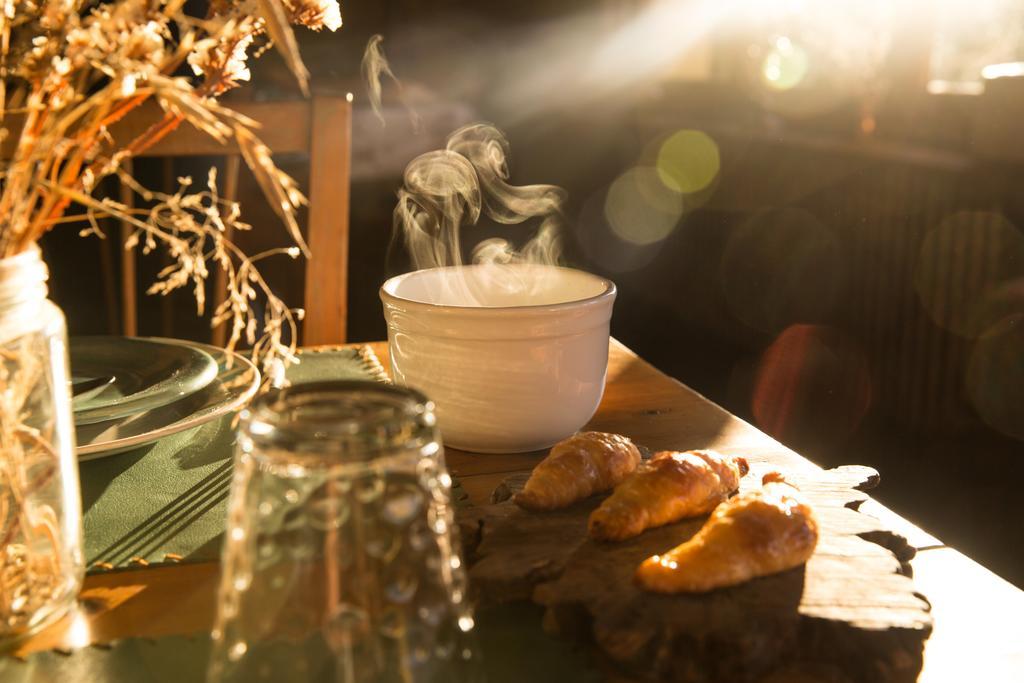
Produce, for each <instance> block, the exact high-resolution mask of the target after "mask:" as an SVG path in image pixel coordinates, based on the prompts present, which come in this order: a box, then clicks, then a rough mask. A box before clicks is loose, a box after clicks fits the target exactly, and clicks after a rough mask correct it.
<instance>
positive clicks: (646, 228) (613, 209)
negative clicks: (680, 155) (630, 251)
mask: <svg viewBox="0 0 1024 683" xmlns="http://www.w3.org/2000/svg"><path fill="white" fill-rule="evenodd" d="M604 212H605V218H606V219H607V220H608V224H609V225H610V226H611V228H612V231H613V232H614V233H615V234H616V235H618V236H619V237H620V238H622V239H623V240H625V241H627V242H632V243H633V244H641V245H642V244H653V243H655V242H659V241H661V240H663V239H665V238H666V237H668V235H669V234H670V233H671V232H672V230H674V229H675V227H676V225H677V224H678V222H679V219H680V218H681V217H682V215H683V197H682V195H680V194H679V193H678V192H673V191H672V190H670V189H668V188H667V187H665V185H664V184H663V183H662V182H661V180H660V179H659V178H658V172H657V171H656V170H655V169H654V168H652V167H650V166H637V167H635V168H631V169H629V170H628V171H626V172H625V173H623V174H622V175H621V176H619V177H618V178H616V179H615V181H614V182H613V183H612V184H611V187H609V188H608V195H607V196H606V198H605V203H604Z"/></svg>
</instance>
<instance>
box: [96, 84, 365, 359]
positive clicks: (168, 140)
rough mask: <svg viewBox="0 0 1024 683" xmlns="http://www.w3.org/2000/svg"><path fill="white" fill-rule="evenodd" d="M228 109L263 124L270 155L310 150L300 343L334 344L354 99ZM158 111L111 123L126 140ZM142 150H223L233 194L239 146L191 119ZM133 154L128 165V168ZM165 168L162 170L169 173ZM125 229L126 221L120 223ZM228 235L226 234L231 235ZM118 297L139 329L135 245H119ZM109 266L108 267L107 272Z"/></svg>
mask: <svg viewBox="0 0 1024 683" xmlns="http://www.w3.org/2000/svg"><path fill="white" fill-rule="evenodd" d="M232 108H233V109H235V110H236V111H238V112H239V113H241V114H243V115H245V116H247V117H249V118H251V119H253V120H254V121H257V122H259V123H260V124H261V126H262V127H261V129H260V130H259V136H260V139H261V140H262V141H263V143H264V144H266V145H267V147H269V148H270V150H271V152H273V153H274V154H291V153H300V154H306V155H308V156H309V165H310V169H309V187H308V188H305V189H306V195H307V197H308V198H309V211H308V223H307V230H306V241H307V243H308V244H309V249H310V252H311V253H312V256H311V258H310V259H309V260H308V262H307V264H306V282H305V297H304V308H305V317H304V319H303V323H302V325H303V326H302V343H303V344H306V345H315V344H338V343H341V342H344V341H345V339H346V325H347V312H348V311H347V297H348V241H349V240H348V237H349V234H348V233H349V184H350V177H351V169H350V166H351V121H352V105H351V103H350V102H349V101H348V100H347V99H346V98H345V97H336V96H319V95H314V96H313V97H312V98H310V99H308V100H299V101H284V102H241V103H232ZM162 114H163V112H162V111H161V110H160V109H159V107H157V106H156V105H155V104H153V105H152V106H143V107H140V108H139V109H138V110H136V111H134V112H132V115H130V116H128V117H126V118H125V119H124V120H122V121H121V122H119V123H118V124H117V125H115V126H113V127H112V130H111V135H112V136H113V137H114V139H115V140H131V139H133V138H134V137H136V136H137V135H139V134H140V133H142V132H143V131H144V130H146V129H147V128H148V127H149V126H150V125H151V124H152V123H154V122H155V121H157V120H158V119H159V118H160V117H161V116H162ZM140 156H143V157H163V158H165V159H168V160H169V159H171V158H174V157H190V156H224V157H225V169H224V171H225V172H224V174H223V176H222V181H221V186H222V191H221V194H222V196H223V197H224V198H226V199H236V198H237V192H238V175H239V171H240V169H241V167H242V163H241V152H240V150H239V149H238V146H237V145H236V144H234V142H233V141H232V142H231V143H229V144H227V145H223V144H221V143H219V142H217V141H216V140H214V139H212V138H210V137H209V136H207V135H205V134H203V133H202V132H200V131H198V130H196V129H195V128H193V127H192V126H191V125H190V124H188V123H182V124H181V126H180V127H179V128H178V129H177V130H175V131H174V132H173V133H171V134H169V135H168V136H167V137H165V138H164V139H163V140H161V141H159V142H158V143H156V144H155V145H153V146H152V147H150V148H149V149H147V150H146V151H145V152H143V153H142V154H141V155H140ZM130 163H131V162H130V161H129V162H128V164H129V167H128V168H127V169H126V170H128V172H129V173H130V172H131V170H132V169H131V168H130ZM170 172H171V171H170V167H167V169H166V170H165V173H170ZM120 200H121V201H122V202H123V203H125V204H128V205H131V204H132V203H133V200H134V193H133V192H132V191H131V189H130V188H128V187H126V186H123V185H122V188H121V197H120ZM121 230H122V232H123V233H125V234H127V233H129V232H130V231H131V228H130V226H128V225H122V226H121ZM228 237H229V238H230V235H228ZM121 258H122V268H121V283H120V289H121V300H122V309H121V311H122V318H121V327H122V332H123V333H124V334H125V335H127V336H134V335H136V334H137V332H138V318H137V306H138V296H137V290H136V263H135V258H136V256H135V252H134V251H128V250H122V251H121ZM108 272H109V271H108ZM225 277H226V275H225V274H224V272H223V271H221V270H219V269H218V271H217V273H216V275H215V283H214V300H213V306H212V307H211V309H210V310H215V309H216V307H217V306H218V305H220V303H221V302H222V301H223V300H224V289H225ZM225 338H226V327H225V326H224V325H220V326H219V327H218V328H216V329H214V331H213V342H214V344H216V345H218V346H222V345H223V344H224V342H225Z"/></svg>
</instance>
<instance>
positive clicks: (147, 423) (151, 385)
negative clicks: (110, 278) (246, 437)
mask: <svg viewBox="0 0 1024 683" xmlns="http://www.w3.org/2000/svg"><path fill="white" fill-rule="evenodd" d="M70 356H71V381H72V395H73V399H72V407H73V410H74V417H75V432H76V436H77V440H78V456H79V459H80V460H90V459H93V458H101V457H105V456H108V455H114V454H115V453H121V452H124V451H127V450H131V449H133V448H138V447H140V446H144V445H147V444H150V443H153V442H154V441H156V440H158V439H162V438H164V437H166V436H170V435H171V434H177V433H178V432H183V431H185V430H188V429H192V428H193V427H198V426H199V425H201V424H204V423H206V422H209V421H210V420H214V419H216V418H218V417H220V416H222V415H227V414H229V413H232V412H234V411H237V410H239V409H241V408H242V407H243V406H244V405H245V404H246V403H248V401H249V399H250V398H252V396H253V394H254V393H256V389H257V388H258V387H259V383H260V375H259V372H258V371H257V370H256V368H255V367H254V366H253V364H252V363H251V362H249V360H248V359H246V358H244V357H242V356H240V355H238V354H236V353H231V352H229V351H225V350H224V349H220V348H217V347H215V346H209V345H206V344H197V343H193V342H186V341H181V340H177V339H158V338H127V337H77V338H75V337H73V338H72V339H71V341H70Z"/></svg>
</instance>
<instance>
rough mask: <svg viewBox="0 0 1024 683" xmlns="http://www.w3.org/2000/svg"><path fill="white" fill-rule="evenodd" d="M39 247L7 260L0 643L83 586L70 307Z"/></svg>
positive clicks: (43, 621)
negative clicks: (61, 304) (58, 300)
mask: <svg viewBox="0 0 1024 683" xmlns="http://www.w3.org/2000/svg"><path fill="white" fill-rule="evenodd" d="M47 276H48V271H47V269H46V264H45V263H43V260H42V258H41V256H40V253H39V249H38V248H35V247H33V248H31V249H29V250H27V251H25V252H22V253H21V254H18V255H16V256H12V257H9V258H6V259H3V260H0V538H2V543H0V553H2V557H0V646H2V645H9V644H11V643H13V642H15V641H17V640H19V639H21V638H23V637H25V636H27V635H29V634H31V633H33V632H35V631H38V630H39V629H40V628H42V627H43V626H45V625H47V624H49V623H52V622H53V621H56V620H57V619H59V618H60V617H61V616H63V615H64V614H65V613H67V611H68V610H69V609H70V608H71V607H72V606H73V605H74V602H75V597H76V596H77V594H78V590H79V588H80V587H81V585H82V576H83V573H84V563H83V561H82V503H81V496H80V493H79V486H78V461H77V459H76V456H75V432H74V422H73V420H72V413H71V392H70V381H69V373H68V348H67V330H66V327H65V323H64V315H63V314H62V313H61V311H60V309H59V308H57V306H56V305H55V304H53V302H51V301H50V300H49V299H47V298H46V297H47V288H46V280H47Z"/></svg>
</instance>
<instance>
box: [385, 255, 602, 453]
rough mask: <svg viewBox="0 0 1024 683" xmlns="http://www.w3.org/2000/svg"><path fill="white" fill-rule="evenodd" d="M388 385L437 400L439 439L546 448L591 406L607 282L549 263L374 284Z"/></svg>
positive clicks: (597, 385) (436, 271)
mask: <svg viewBox="0 0 1024 683" xmlns="http://www.w3.org/2000/svg"><path fill="white" fill-rule="evenodd" d="M380 296H381V300H382V301H383V302H384V317H385V319H386V320H387V323H388V341H389V343H390V353H391V369H392V372H393V376H394V378H395V381H396V382H398V383H399V384H404V385H407V386H410V387H413V388H415V389H419V390H420V391H422V392H423V393H425V394H426V395H427V396H429V397H430V398H431V399H432V400H433V401H434V403H435V404H436V405H437V416H438V421H439V424H440V427H441V434H442V436H443V438H444V441H445V443H446V444H448V445H450V446H454V447H455V448H461V449H464V450H469V451H478V452H482V453H511V452H520V451H532V450H538V449H541V448H547V447H548V446H551V445H552V444H554V443H556V442H558V441H560V440H561V439H563V438H565V437H567V436H569V435H570V434H572V433H574V432H575V431H577V430H578V429H579V428H580V427H582V426H583V425H584V424H586V423H587V421H588V420H590V418H591V417H592V416H593V414H594V411H596V410H597V405H598V403H600V401H601V395H602V394H603V393H604V382H605V375H606V373H607V369H608V335H609V323H610V321H611V315H612V304H613V302H614V301H615V285H614V284H613V283H612V282H610V281H608V280H605V279H604V278H600V277H597V276H596V275H591V274H590V273H585V272H583V271H579V270H573V269H570V268H560V267H557V266H533V265H523V264H517V265H494V266H478V265H475V266H465V267H462V268H433V269H428V270H418V271H414V272H412V273H407V274H405V275H399V276H398V277H394V278H391V279H390V280H388V281H387V282H385V283H384V286H383V287H381V290H380Z"/></svg>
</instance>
